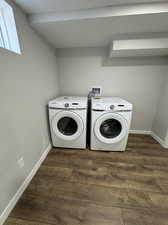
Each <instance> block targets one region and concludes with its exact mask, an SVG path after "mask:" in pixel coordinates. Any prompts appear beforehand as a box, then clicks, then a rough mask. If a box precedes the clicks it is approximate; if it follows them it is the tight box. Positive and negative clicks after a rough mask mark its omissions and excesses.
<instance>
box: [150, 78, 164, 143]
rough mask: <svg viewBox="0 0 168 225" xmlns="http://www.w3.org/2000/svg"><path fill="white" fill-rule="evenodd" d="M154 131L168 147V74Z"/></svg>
mask: <svg viewBox="0 0 168 225" xmlns="http://www.w3.org/2000/svg"><path fill="white" fill-rule="evenodd" d="M152 130H153V131H154V133H155V134H156V135H157V136H158V137H159V138H161V139H162V140H163V141H165V144H166V145H167V146H168V136H167V135H168V74H167V76H166V78H165V79H164V82H163V85H162V87H161V93H160V97H159V101H158V105H157V113H156V116H155V119H154V122H153V128H152Z"/></svg>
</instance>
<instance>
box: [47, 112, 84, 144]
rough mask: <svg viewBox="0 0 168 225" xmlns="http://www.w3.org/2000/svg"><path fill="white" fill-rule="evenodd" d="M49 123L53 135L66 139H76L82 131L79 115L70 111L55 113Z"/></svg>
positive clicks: (82, 126)
mask: <svg viewBox="0 0 168 225" xmlns="http://www.w3.org/2000/svg"><path fill="white" fill-rule="evenodd" d="M51 124H52V129H53V132H54V133H55V135H56V136H57V137H59V138H60V139H62V140H66V141H73V140H76V139H77V138H79V136H80V135H81V134H82V133H83V129H84V125H83V121H82V119H81V117H80V116H78V115H77V114H76V113H74V112H70V111H61V112H59V113H57V114H56V115H55V116H54V118H53V119H52V122H51Z"/></svg>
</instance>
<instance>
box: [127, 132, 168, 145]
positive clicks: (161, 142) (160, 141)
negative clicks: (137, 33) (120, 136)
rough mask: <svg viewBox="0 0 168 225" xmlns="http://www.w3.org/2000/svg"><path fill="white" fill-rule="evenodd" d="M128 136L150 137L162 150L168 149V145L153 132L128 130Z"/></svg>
mask: <svg viewBox="0 0 168 225" xmlns="http://www.w3.org/2000/svg"><path fill="white" fill-rule="evenodd" d="M129 133H130V134H146V135H150V136H152V137H153V138H154V139H155V140H156V141H157V142H158V143H159V144H160V145H161V146H162V147H163V148H168V145H167V144H166V143H165V141H164V140H162V139H161V138H160V137H159V136H158V135H157V134H155V133H154V132H153V131H146V130H130V132H129Z"/></svg>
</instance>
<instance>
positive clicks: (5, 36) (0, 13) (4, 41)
mask: <svg viewBox="0 0 168 225" xmlns="http://www.w3.org/2000/svg"><path fill="white" fill-rule="evenodd" d="M0 33H1V35H0V44H1V45H0V47H2V48H5V49H7V50H9V51H12V52H15V53H17V54H21V48H20V43H19V38H18V33H17V28H16V23H15V17H14V11H13V9H12V7H11V6H10V5H9V4H8V3H7V2H6V1H5V0H0Z"/></svg>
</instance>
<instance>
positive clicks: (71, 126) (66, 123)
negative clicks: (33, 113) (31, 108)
mask: <svg viewBox="0 0 168 225" xmlns="http://www.w3.org/2000/svg"><path fill="white" fill-rule="evenodd" d="M48 108H49V122H50V130H51V138H52V143H53V146H54V147H61V148H79V149H85V148H86V120H87V98H86V97H68V96H63V97H59V98H56V99H55V100H53V101H50V102H49V104H48Z"/></svg>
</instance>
